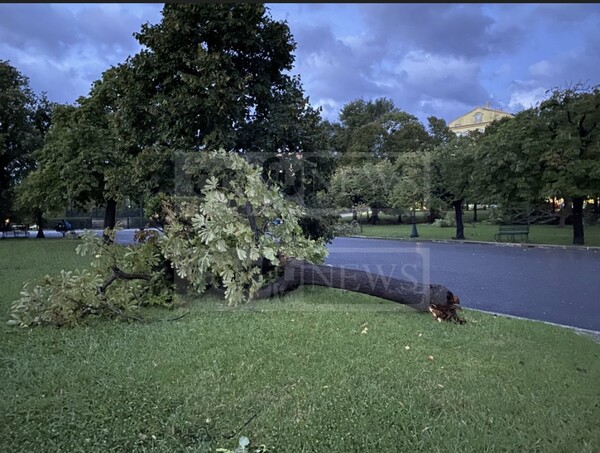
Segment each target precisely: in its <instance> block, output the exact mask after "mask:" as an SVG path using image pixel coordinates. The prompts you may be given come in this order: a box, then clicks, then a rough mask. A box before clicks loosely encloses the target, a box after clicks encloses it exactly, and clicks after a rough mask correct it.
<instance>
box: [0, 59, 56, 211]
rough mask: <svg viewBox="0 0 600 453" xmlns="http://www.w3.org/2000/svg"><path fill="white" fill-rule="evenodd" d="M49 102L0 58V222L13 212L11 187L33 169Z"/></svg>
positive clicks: (44, 129) (12, 190)
mask: <svg viewBox="0 0 600 453" xmlns="http://www.w3.org/2000/svg"><path fill="white" fill-rule="evenodd" d="M49 114H50V103H49V102H48V101H47V99H46V97H45V95H43V94H42V96H41V97H37V96H36V95H35V94H34V93H33V91H32V90H31V88H30V87H29V79H28V78H27V77H26V76H24V75H23V74H21V73H20V72H19V71H18V70H17V69H16V68H15V67H14V66H12V65H11V64H10V62H8V61H4V60H0V221H2V222H4V221H5V219H7V218H10V216H11V215H12V214H13V212H14V206H13V201H14V200H13V198H14V190H15V188H16V187H17V185H18V184H20V183H21V182H22V180H23V178H24V177H25V175H26V174H27V173H28V172H29V171H30V170H31V169H32V168H33V166H34V159H33V157H32V152H33V151H34V150H36V149H37V148H39V147H40V146H41V144H42V140H43V136H44V133H45V131H46V130H47V128H48V118H49Z"/></svg>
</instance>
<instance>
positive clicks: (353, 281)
mask: <svg viewBox="0 0 600 453" xmlns="http://www.w3.org/2000/svg"><path fill="white" fill-rule="evenodd" d="M303 285H316V286H325V287H327V288H338V289H343V290H346V291H353V292H358V293H362V294H368V295H370V296H375V297H380V298H382V299H386V300H390V301H392V302H397V303H399V304H403V305H408V306H409V307H412V308H414V309H416V310H419V311H429V312H431V313H432V314H433V316H434V318H436V319H438V320H440V321H441V320H451V321H456V322H460V323H462V322H464V321H463V320H462V319H460V318H459V317H458V315H457V313H456V311H457V310H459V309H460V308H461V307H460V306H459V305H458V304H459V303H460V300H459V298H458V297H457V296H455V295H454V294H453V293H452V292H451V291H450V290H449V289H448V288H446V287H444V286H442V285H435V284H428V285H424V284H420V283H416V282H412V281H407V280H400V279H397V278H392V277H387V276H383V275H380V274H375V273H370V272H365V271H360V270H355V269H345V268H340V267H332V266H323V265H316V264H311V263H309V262H307V261H301V260H297V259H293V258H288V259H286V261H285V265H284V272H283V276H282V277H280V278H279V279H278V280H277V281H275V282H274V283H272V284H271V285H268V286H266V287H264V288H262V289H261V290H260V291H259V292H258V294H257V295H256V297H255V298H256V299H264V298H269V297H274V296H277V295H283V294H285V293H286V292H288V291H292V290H294V289H296V288H298V287H300V286H303Z"/></svg>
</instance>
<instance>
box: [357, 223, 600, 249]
mask: <svg viewBox="0 0 600 453" xmlns="http://www.w3.org/2000/svg"><path fill="white" fill-rule="evenodd" d="M417 231H418V233H419V239H452V237H453V236H455V235H456V228H454V227H452V228H441V227H437V226H433V225H429V224H418V225H417ZM411 232H412V225H406V224H403V225H363V226H362V232H361V233H360V234H361V235H363V236H368V237H385V238H398V239H409V238H410V234H411ZM497 232H498V226H497V225H489V224H485V223H466V224H465V238H466V239H467V240H473V241H489V242H494V235H495V234H496V233H497ZM584 235H585V245H588V246H596V247H599V246H600V226H598V225H594V226H586V227H585V228H584ZM504 239H506V238H504ZM502 242H510V240H508V241H506V240H503V241H502ZM517 242H519V241H518V240H517ZM528 242H529V243H531V244H554V245H572V244H573V227H572V226H567V227H565V228H558V227H557V226H554V225H530V227H529V241H528Z"/></svg>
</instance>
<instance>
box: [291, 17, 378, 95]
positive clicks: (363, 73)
mask: <svg viewBox="0 0 600 453" xmlns="http://www.w3.org/2000/svg"><path fill="white" fill-rule="evenodd" d="M292 31H293V33H294V36H295V38H296V41H297V42H298V48H297V51H296V54H297V59H296V61H297V64H296V68H295V72H299V73H301V74H302V75H303V80H305V81H306V82H307V83H308V84H310V86H311V94H312V95H313V97H327V98H333V99H336V100H340V101H342V100H343V101H348V100H352V99H354V97H355V95H356V93H361V95H362V96H369V97H370V96H378V95H382V90H381V88H380V87H379V86H378V85H377V83H376V82H375V80H374V77H373V74H372V71H373V68H372V66H373V65H374V64H375V63H376V62H377V61H378V60H379V58H380V57H381V51H380V50H379V49H376V48H373V47H369V46H367V45H363V44H362V43H360V42H358V43H356V44H355V45H351V44H349V43H345V42H343V41H342V40H340V39H337V38H336V37H335V36H334V34H333V32H332V30H331V27H329V26H328V25H314V26H310V25H299V26H297V27H294V28H293V29H292ZM343 101H342V102H343Z"/></svg>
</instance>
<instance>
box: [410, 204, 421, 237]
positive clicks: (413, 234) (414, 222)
mask: <svg viewBox="0 0 600 453" xmlns="http://www.w3.org/2000/svg"><path fill="white" fill-rule="evenodd" d="M410 237H411V238H418V237H419V232H418V231H417V219H416V217H415V207H414V206H413V212H412V231H411V233H410Z"/></svg>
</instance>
